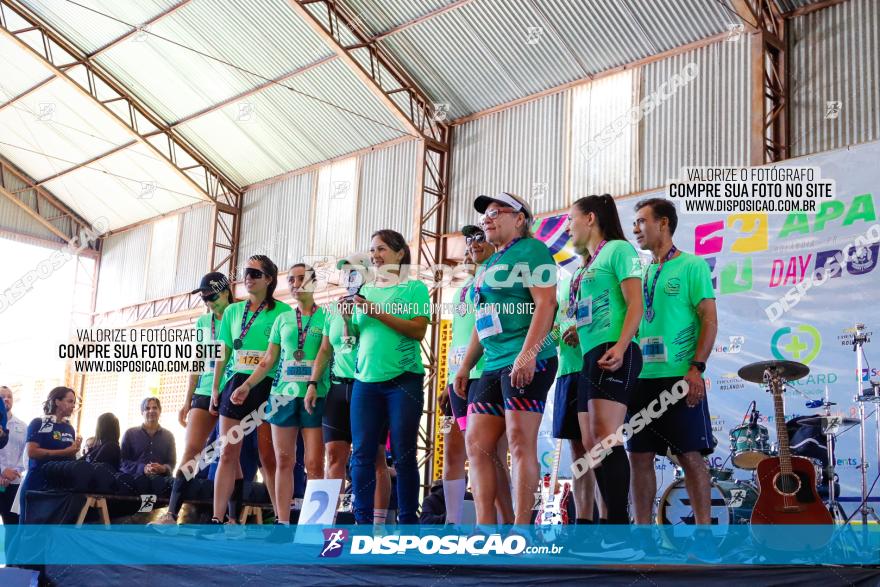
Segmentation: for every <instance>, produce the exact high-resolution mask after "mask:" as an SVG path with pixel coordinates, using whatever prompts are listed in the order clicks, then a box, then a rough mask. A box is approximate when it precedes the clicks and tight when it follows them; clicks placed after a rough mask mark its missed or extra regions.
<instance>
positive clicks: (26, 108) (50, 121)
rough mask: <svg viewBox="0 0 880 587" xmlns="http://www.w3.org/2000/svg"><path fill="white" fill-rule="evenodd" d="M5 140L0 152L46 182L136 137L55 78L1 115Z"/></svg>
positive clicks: (0, 131)
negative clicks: (57, 174)
mask: <svg viewBox="0 0 880 587" xmlns="http://www.w3.org/2000/svg"><path fill="white" fill-rule="evenodd" d="M0 141H2V142H3V143H6V144H0V153H2V154H3V155H4V156H5V157H7V158H8V159H9V160H10V161H12V162H14V163H16V164H17V165H18V166H19V167H21V169H22V170H23V171H25V172H26V173H27V174H28V175H30V176H31V177H33V178H34V179H36V180H41V179H43V178H46V177H49V176H51V175H54V174H55V173H58V172H59V171H63V170H64V169H67V168H69V167H71V166H72V165H73V164H76V163H78V162H80V161H84V160H88V159H91V158H93V157H95V156H97V155H100V154H102V153H106V152H107V151H110V150H111V149H113V148H114V147H117V146H119V145H123V144H125V143H128V142H130V141H131V135H130V134H129V133H128V132H127V131H126V130H125V128H124V127H123V126H122V124H121V123H119V122H118V121H117V120H115V119H113V118H111V117H109V116H108V115H107V114H106V113H104V112H103V111H102V109H101V108H100V106H98V104H97V103H96V102H94V101H93V100H91V99H90V98H87V97H85V96H83V94H81V93H80V92H78V91H77V90H75V89H74V88H73V87H72V86H71V85H70V84H69V83H67V82H65V81H64V80H61V79H55V80H52V81H51V82H49V83H47V84H45V85H43V86H41V87H40V88H37V89H36V90H34V91H33V92H31V93H29V94H27V95H26V96H24V97H22V98H20V99H19V100H17V101H15V102H13V103H12V104H10V105H9V106H7V107H6V108H4V109H3V110H2V111H0ZM25 149H27V150H29V151H31V153H27V151H25Z"/></svg>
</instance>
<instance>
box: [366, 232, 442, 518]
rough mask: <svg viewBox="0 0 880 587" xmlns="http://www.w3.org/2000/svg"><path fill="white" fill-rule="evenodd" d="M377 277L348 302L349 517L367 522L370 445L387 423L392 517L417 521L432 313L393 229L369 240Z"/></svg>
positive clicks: (372, 474) (372, 468)
mask: <svg viewBox="0 0 880 587" xmlns="http://www.w3.org/2000/svg"><path fill="white" fill-rule="evenodd" d="M370 262H371V263H372V265H373V267H375V268H376V270H377V276H376V280H375V282H373V283H368V284H366V285H365V286H364V287H363V288H362V289H361V292H360V294H359V295H355V296H353V298H352V301H353V302H354V305H355V308H356V309H355V311H354V315H353V316H352V319H351V322H352V326H353V327H354V329H355V330H356V331H357V333H358V336H359V344H358V354H357V367H356V370H355V382H354V387H353V389H352V394H351V436H352V460H351V482H352V495H353V496H354V511H355V521H356V522H357V523H358V524H369V523H372V522H373V507H374V503H373V495H374V490H375V487H376V464H375V463H376V447H377V446H379V444H380V443H381V442H382V440H383V438H382V436H381V435H382V432H383V430H385V429H386V426H389V425H390V431H391V454H392V456H393V458H394V468H395V470H396V471H397V503H398V516H397V519H398V522H399V523H400V524H418V523H419V516H418V509H419V467H418V462H417V460H416V447H417V444H418V436H419V421H420V420H421V418H422V410H423V409H424V405H425V393H424V389H423V387H422V385H423V382H424V376H425V375H424V374H425V367H424V365H423V364H422V352H421V345H420V344H419V342H420V341H421V340H422V338H424V336H425V331H426V330H427V328H428V320H430V315H431V314H430V311H431V308H430V303H429V296H428V288H427V286H426V285H425V284H424V283H422V282H421V281H419V280H417V279H409V276H408V275H407V273H408V272H409V265H410V251H409V245H408V244H407V242H406V240H405V239H404V238H403V236H402V235H401V234H400V233H399V232H395V231H393V230H387V229H386V230H379V231H377V232H374V233H373V235H372V238H371V242H370Z"/></svg>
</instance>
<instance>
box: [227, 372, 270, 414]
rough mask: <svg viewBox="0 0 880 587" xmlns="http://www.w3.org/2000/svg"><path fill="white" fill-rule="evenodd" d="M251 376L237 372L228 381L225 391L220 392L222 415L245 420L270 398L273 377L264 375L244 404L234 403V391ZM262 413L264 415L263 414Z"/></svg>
mask: <svg viewBox="0 0 880 587" xmlns="http://www.w3.org/2000/svg"><path fill="white" fill-rule="evenodd" d="M250 376H251V375H250V373H235V374H234V375H233V376H232V377H230V378H229V379H228V380H227V381H226V385H224V386H223V391H222V392H220V415H221V416H223V417H225V418H232V419H233V420H243V419H244V417H245V416H247V415H248V414H250V413H252V412H255V411H256V410H257V409H258V408H260V407H261V406H263V404H264V403H265V402H266V400H268V399H269V393H270V392H271V391H272V379H271V378H270V377H264V378H263V380H262V381H260V382H259V383H258V384H256V385H255V386H253V387H252V388H251V390H250V392H249V393H248V395H247V398H246V399H245V400H244V403H243V404H241V405H240V406H237V405H235V404H234V403H232V401H231V397H232V392H233V391H235V390H236V388H237V387H239V386H240V385H241V384H242V383H244V382H245V381H246V380H247V378H248V377H250ZM265 409H266V407H263V410H264V412H263V413H265ZM260 415H261V416H262V414H260Z"/></svg>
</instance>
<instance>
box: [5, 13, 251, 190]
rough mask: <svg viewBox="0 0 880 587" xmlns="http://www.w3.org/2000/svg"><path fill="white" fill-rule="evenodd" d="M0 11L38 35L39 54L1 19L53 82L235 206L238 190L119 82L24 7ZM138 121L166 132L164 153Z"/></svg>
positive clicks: (184, 176) (198, 184)
mask: <svg viewBox="0 0 880 587" xmlns="http://www.w3.org/2000/svg"><path fill="white" fill-rule="evenodd" d="M0 7H2V8H5V9H7V10H10V11H12V12H14V13H15V14H16V15H17V16H18V17H19V18H21V19H23V20H24V21H26V22H28V23H29V24H30V25H31V26H30V27H28V28H27V29H24V30H27V31H30V32H33V31H36V32H38V33H39V34H40V36H41V40H42V43H41V44H40V47H41V50H38V49H35V48H34V47H32V46H31V45H30V44H29V43H27V42H25V41H24V40H23V39H22V38H21V36H22V34H23V32H22V30H17V31H11V30H9V28H8V27H9V25H8V23H7V22H6V21H5V20H4V19H2V18H0V28H2V29H3V34H5V35H7V36H8V37H9V38H10V39H11V40H12V41H13V42H14V43H16V44H17V45H18V46H19V47H20V48H22V49H23V50H27V51H30V52H32V53H33V54H34V55H36V56H37V57H39V58H40V59H42V60H43V62H44V64H45V65H46V66H47V67H48V68H49V70H50V71H51V72H52V74H53V76H54V77H55V78H58V79H62V80H65V81H66V82H67V83H68V84H70V87H72V88H74V89H75V90H76V91H78V92H80V93H81V94H83V95H84V96H86V97H88V98H90V99H92V100H93V101H94V102H95V103H96V104H97V105H98V106H99V107H100V108H102V109H103V110H104V111H105V112H107V113H108V114H110V115H111V116H113V118H114V119H115V120H117V121H119V122H120V123H121V124H122V127H123V128H124V129H125V130H126V131H128V132H129V134H130V135H131V136H132V138H133V139H134V140H135V141H137V142H139V143H141V144H142V145H144V146H145V147H147V149H149V150H150V151H152V152H154V153H155V154H157V155H158V156H159V157H161V158H162V159H164V160H165V161H166V162H167V163H168V165H169V166H170V168H171V169H172V170H173V171H174V172H175V174H176V175H177V176H178V177H180V178H181V179H182V180H183V181H184V182H185V183H187V184H189V185H190V186H192V187H193V189H195V190H197V191H199V192H200V193H202V194H204V195H205V196H206V197H207V198H208V199H210V200H212V201H215V202H219V203H223V204H227V205H235V202H237V196H238V194H240V193H241V189H240V187H239V186H238V185H236V184H235V183H234V182H233V181H232V180H230V179H229V178H227V177H226V176H225V175H223V174H222V173H221V172H220V171H218V170H217V169H216V168H215V167H214V166H213V165H212V164H211V163H210V161H208V159H207V158H206V157H204V156H203V155H201V154H200V153H199V152H198V151H197V150H196V149H194V148H193V147H191V146H190V145H188V144H187V143H186V141H185V140H183V139H182V138H180V137H179V136H178V135H176V134H175V133H174V132H173V131H172V130H170V129H167V123H166V122H165V121H163V120H162V119H161V118H160V117H158V116H157V115H155V114H154V113H153V112H151V111H150V110H149V109H148V108H147V107H146V106H144V105H143V104H142V103H141V102H140V101H139V100H138V99H137V98H135V97H134V96H132V95H131V94H130V93H129V92H128V91H127V90H126V89H125V88H124V87H123V86H122V85H121V84H120V83H119V82H117V81H116V80H115V79H113V78H112V77H111V76H110V75H109V74H107V73H105V72H104V71H103V70H102V69H101V68H100V66H98V65H97V64H96V63H93V62H89V61H88V59H87V58H86V56H85V55H84V54H83V53H82V51H80V50H79V49H77V48H76V47H75V46H74V45H73V44H72V43H70V42H68V41H67V40H66V39H64V38H63V37H61V36H60V35H58V34H57V33H56V32H55V31H54V30H52V29H51V28H50V27H49V26H47V25H45V24H44V23H42V21H40V19H39V18H38V17H37V16H36V15H34V14H33V13H31V12H30V11H29V10H28V9H27V8H26V7H24V6H22V5H21V4H20V2H19V1H18V0H0ZM52 43H54V44H56V45H58V46H59V47H61V49H63V50H64V51H65V52H67V53H68V54H69V55H71V56H73V57H74V59H76V60H77V62H78V65H81V66H83V67H84V68H85V70H86V75H87V78H88V82H89V83H88V88H83V87H82V86H80V84H79V83H77V82H76V81H75V80H74V79H73V78H71V77H70V76H69V75H68V74H67V72H66V69H67V67H65V70H62V68H61V67H62V66H60V65H58V64H57V63H56V61H55V58H54V56H53V52H52V50H51V44H52ZM69 65H70V64H64V66H69ZM97 81H100V82H102V83H103V85H104V86H106V87H107V88H109V89H110V90H112V91H113V92H115V93H116V95H117V96H118V97H119V99H121V100H123V101H125V103H126V106H127V108H126V109H125V112H126V113H127V115H128V116H127V117H125V118H123V117H121V116H120V115H117V114H116V112H114V111H113V110H111V109H110V108H109V107H108V106H107V105H106V102H108V100H104V99H102V98H99V97H98V83H97ZM140 119H143V120H147V121H149V123H150V124H152V125H153V126H154V127H156V128H159V129H166V130H163V131H162V132H163V134H165V136H166V137H167V141H161V144H163V145H165V146H167V151H163V150H162V149H160V148H158V147H157V146H155V145H154V144H153V143H152V142H151V141H149V140H147V137H146V136H144V135H143V134H141V133H140V132H139V131H138V121H139V120H140ZM181 153H185V154H186V155H187V156H189V157H190V158H191V159H192V160H193V161H195V162H196V163H197V164H198V165H197V167H198V168H199V173H200V175H202V176H203V177H198V179H199V181H196V180H195V179H194V178H193V176H192V175H191V174H190V173H187V171H186V170H185V169H184V168H183V167H182V166H181V165H179V164H178V163H177V159H178V156H179V155H180V154H181Z"/></svg>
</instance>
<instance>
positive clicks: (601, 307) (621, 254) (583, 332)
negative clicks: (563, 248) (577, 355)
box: [575, 240, 642, 354]
mask: <svg viewBox="0 0 880 587" xmlns="http://www.w3.org/2000/svg"><path fill="white" fill-rule="evenodd" d="M575 275H577V272H575ZM629 278H634V279H638V280H639V282H640V285H641V279H642V261H641V259H639V254H638V253H637V252H636V249H635V247H633V246H632V245H631V244H630V242H629V241H625V240H613V241H608V242H607V243H605V246H604V247H602V250H601V251H599V255H598V256H597V257H596V258H595V260H593V263H592V264H591V265H590V268H589V270H588V271H586V272H584V274H583V277H582V278H581V285H580V291H579V295H578V304H580V305H583V304H586V303H587V302H588V301H589V300H590V299H591V298H592V321H591V322H590V323H589V324H584V325H581V326H579V327H578V337H579V338H580V341H581V352H582V353H583V354H587V352H589V351H590V350H591V349H593V348H595V347H597V346H599V345H600V344H602V343H606V342H617V341H618V340H619V339H620V331H621V330H622V329H623V319H624V318H625V317H626V302H625V301H624V299H623V292H622V291H621V289H620V282H621V281H623V280H624V279H629ZM580 311H581V310H580V309H578V313H580Z"/></svg>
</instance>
